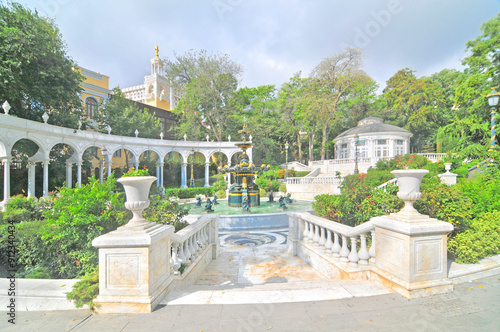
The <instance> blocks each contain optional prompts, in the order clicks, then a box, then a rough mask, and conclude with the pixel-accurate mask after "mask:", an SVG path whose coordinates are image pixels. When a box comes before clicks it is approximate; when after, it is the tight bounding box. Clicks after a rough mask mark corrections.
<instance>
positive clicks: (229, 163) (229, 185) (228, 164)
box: [226, 161, 231, 198]
mask: <svg viewBox="0 0 500 332" xmlns="http://www.w3.org/2000/svg"><path fill="white" fill-rule="evenodd" d="M227 167H229V168H231V162H230V161H228V162H227ZM226 174H227V190H226V197H228V198H229V188H231V173H230V172H227V173H226Z"/></svg>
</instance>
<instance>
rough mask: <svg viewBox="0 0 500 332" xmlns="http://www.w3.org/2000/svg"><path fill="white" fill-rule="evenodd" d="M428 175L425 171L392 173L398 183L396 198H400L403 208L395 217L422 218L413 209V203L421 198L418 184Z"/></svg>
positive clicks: (411, 170) (409, 170) (410, 170)
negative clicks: (403, 204)
mask: <svg viewBox="0 0 500 332" xmlns="http://www.w3.org/2000/svg"><path fill="white" fill-rule="evenodd" d="M427 173H429V171H428V170H425V169H405V170H396V171H392V172H391V174H394V175H395V176H396V178H397V181H398V187H399V191H398V197H399V198H401V199H402V200H403V201H404V203H405V207H404V208H403V209H402V210H401V211H399V212H398V213H396V215H407V216H422V215H421V214H420V213H419V212H418V211H417V210H416V209H415V208H414V207H413V203H414V202H415V201H417V200H419V199H420V198H421V197H422V193H421V192H420V184H421V183H422V179H423V178H424V176H425V174H427Z"/></svg>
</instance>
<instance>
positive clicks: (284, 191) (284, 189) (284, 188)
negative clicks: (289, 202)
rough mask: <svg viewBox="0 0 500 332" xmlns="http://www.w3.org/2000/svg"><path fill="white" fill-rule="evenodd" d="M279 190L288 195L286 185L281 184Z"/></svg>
mask: <svg viewBox="0 0 500 332" xmlns="http://www.w3.org/2000/svg"><path fill="white" fill-rule="evenodd" d="M278 190H279V191H280V192H282V193H286V183H282V184H280V186H279V187H278Z"/></svg>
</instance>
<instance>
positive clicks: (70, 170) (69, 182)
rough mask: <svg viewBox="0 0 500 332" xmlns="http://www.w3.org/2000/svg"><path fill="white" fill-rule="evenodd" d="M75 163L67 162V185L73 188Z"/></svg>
mask: <svg viewBox="0 0 500 332" xmlns="http://www.w3.org/2000/svg"><path fill="white" fill-rule="evenodd" d="M72 173H73V163H72V162H68V161H67V162H66V187H68V188H71V187H72V186H73V179H72V177H73V176H72V175H73V174H72Z"/></svg>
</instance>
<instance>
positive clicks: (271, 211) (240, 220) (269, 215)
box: [188, 200, 312, 231]
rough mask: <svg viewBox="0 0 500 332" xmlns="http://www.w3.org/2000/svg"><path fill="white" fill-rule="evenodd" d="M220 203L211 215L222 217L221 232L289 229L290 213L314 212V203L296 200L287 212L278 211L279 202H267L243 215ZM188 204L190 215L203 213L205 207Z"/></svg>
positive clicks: (225, 201)
mask: <svg viewBox="0 0 500 332" xmlns="http://www.w3.org/2000/svg"><path fill="white" fill-rule="evenodd" d="M219 202H220V204H218V205H214V206H212V208H213V209H214V210H215V212H211V213H213V214H219V215H220V217H219V230H220V231H237V230H240V231H241V230H250V229H252V230H257V229H276V228H288V214H289V213H290V212H298V211H309V212H312V208H311V203H312V201H297V200H294V203H292V204H287V207H288V208H287V209H286V210H281V209H278V206H279V203H278V202H274V203H271V204H270V203H268V202H267V200H265V201H262V202H261V205H260V206H259V207H252V208H250V210H251V211H252V212H255V213H243V212H242V211H241V208H231V207H228V206H227V200H219ZM188 204H189V205H191V209H190V210H189V214H190V215H199V214H202V213H203V205H202V207H201V208H194V203H188Z"/></svg>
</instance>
